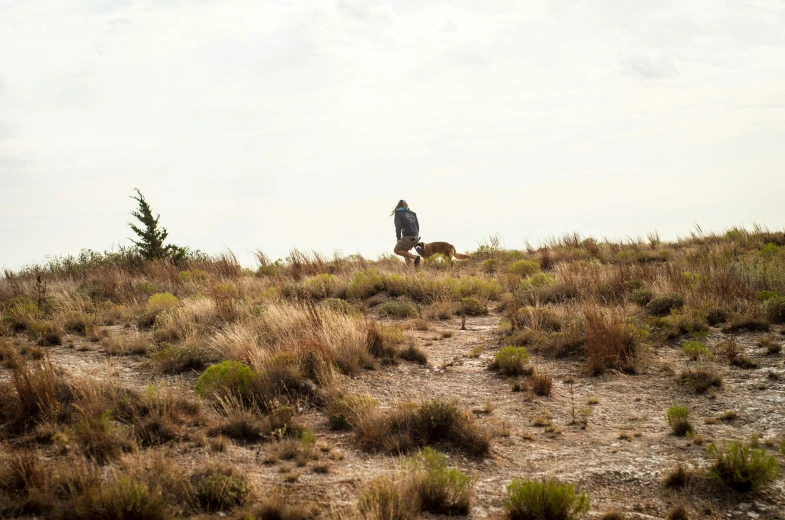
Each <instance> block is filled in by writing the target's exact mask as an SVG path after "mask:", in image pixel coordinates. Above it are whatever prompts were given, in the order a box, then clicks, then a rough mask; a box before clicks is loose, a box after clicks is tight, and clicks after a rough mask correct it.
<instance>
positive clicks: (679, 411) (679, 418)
mask: <svg viewBox="0 0 785 520" xmlns="http://www.w3.org/2000/svg"><path fill="white" fill-rule="evenodd" d="M665 418H666V419H667V420H668V424H669V425H670V427H671V429H672V430H673V433H674V434H675V435H679V436H680V437H683V436H685V435H687V434H688V433H693V429H692V424H690V411H689V409H688V408H687V407H686V406H679V405H677V404H674V405H672V406H671V407H670V408H668V413H667V414H666V415H665Z"/></svg>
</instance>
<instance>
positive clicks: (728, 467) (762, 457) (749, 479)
mask: <svg viewBox="0 0 785 520" xmlns="http://www.w3.org/2000/svg"><path fill="white" fill-rule="evenodd" d="M706 454H707V455H708V456H709V458H711V459H713V460H714V463H713V464H712V466H711V469H710V470H709V476H710V477H711V478H713V479H714V480H716V481H718V482H720V483H722V484H724V485H726V486H728V487H730V488H732V489H734V490H736V491H738V492H740V493H744V492H747V491H752V490H755V489H757V488H759V487H761V486H763V485H764V484H766V483H767V482H769V481H771V480H774V479H775V478H777V476H778V475H779V472H780V468H779V464H778V463H777V459H776V458H774V457H773V456H769V455H766V452H765V451H764V450H763V449H762V448H757V447H755V446H754V445H752V444H749V443H745V442H736V441H731V442H726V443H724V444H722V445H721V446H718V445H716V444H714V443H711V444H709V446H708V447H707V448H706Z"/></svg>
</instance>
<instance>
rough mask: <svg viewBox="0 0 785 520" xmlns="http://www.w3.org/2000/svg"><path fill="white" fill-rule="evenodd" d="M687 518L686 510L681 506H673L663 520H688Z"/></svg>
mask: <svg viewBox="0 0 785 520" xmlns="http://www.w3.org/2000/svg"><path fill="white" fill-rule="evenodd" d="M689 518H690V517H689V515H688V514H687V509H686V508H685V507H684V506H682V505H678V506H673V507H672V508H670V509H669V510H668V514H666V515H665V520H689Z"/></svg>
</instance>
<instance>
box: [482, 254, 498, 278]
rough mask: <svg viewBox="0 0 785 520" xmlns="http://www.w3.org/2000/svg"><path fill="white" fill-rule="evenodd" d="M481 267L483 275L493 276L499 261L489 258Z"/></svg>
mask: <svg viewBox="0 0 785 520" xmlns="http://www.w3.org/2000/svg"><path fill="white" fill-rule="evenodd" d="M481 266H482V270H483V272H484V273H488V274H493V273H495V272H496V271H497V270H498V269H499V261H498V260H496V259H495V258H489V259H488V260H486V261H484V262H483V263H482V264H481Z"/></svg>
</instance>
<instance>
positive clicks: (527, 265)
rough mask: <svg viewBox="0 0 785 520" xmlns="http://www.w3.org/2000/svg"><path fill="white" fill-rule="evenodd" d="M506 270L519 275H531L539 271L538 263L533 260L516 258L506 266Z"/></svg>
mask: <svg viewBox="0 0 785 520" xmlns="http://www.w3.org/2000/svg"><path fill="white" fill-rule="evenodd" d="M507 272H508V273H510V274H519V275H521V276H531V275H533V274H535V273H539V272H540V263H539V262H536V261H534V260H518V261H517V262H513V263H511V264H510V265H509V266H507Z"/></svg>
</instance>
